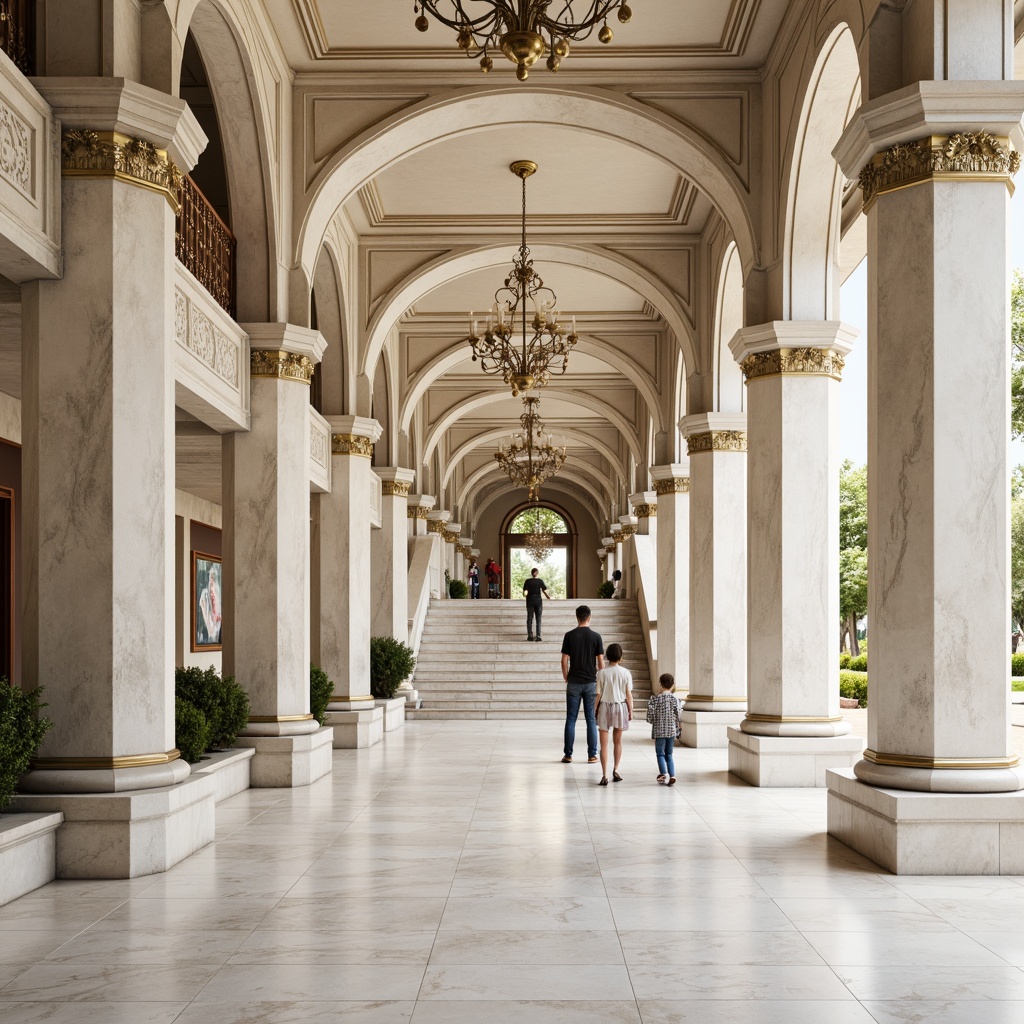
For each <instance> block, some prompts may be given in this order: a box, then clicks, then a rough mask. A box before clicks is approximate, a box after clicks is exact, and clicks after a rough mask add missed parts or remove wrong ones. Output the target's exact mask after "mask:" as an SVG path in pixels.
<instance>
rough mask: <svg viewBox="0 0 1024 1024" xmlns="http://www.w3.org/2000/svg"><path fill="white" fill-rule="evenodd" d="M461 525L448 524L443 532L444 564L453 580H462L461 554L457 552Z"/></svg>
mask: <svg viewBox="0 0 1024 1024" xmlns="http://www.w3.org/2000/svg"><path fill="white" fill-rule="evenodd" d="M461 529H462V523H453V522H449V523H448V524H447V526H446V527H445V531H444V543H445V564H446V565H447V566H448V574H449V576H451V578H452V579H453V580H460V579H462V553H461V552H460V551H459V531H460V530H461Z"/></svg>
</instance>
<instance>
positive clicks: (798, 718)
mask: <svg viewBox="0 0 1024 1024" xmlns="http://www.w3.org/2000/svg"><path fill="white" fill-rule="evenodd" d="M746 717H747V721H749V722H841V721H842V720H843V716H842V715H834V716H828V715H757V714H754V713H752V712H750V711H748V712H747V715H746Z"/></svg>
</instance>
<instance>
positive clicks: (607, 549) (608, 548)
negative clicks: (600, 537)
mask: <svg viewBox="0 0 1024 1024" xmlns="http://www.w3.org/2000/svg"><path fill="white" fill-rule="evenodd" d="M604 552H605V554H606V555H614V554H615V545H614V544H607V545H605V549H604Z"/></svg>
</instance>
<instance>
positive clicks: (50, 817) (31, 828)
mask: <svg viewBox="0 0 1024 1024" xmlns="http://www.w3.org/2000/svg"><path fill="white" fill-rule="evenodd" d="M63 820H64V816H63V815H62V814H60V813H59V812H56V811H55V812H53V813H52V814H43V813H40V814H4V815H2V816H0V907H2V906H3V905H4V904H5V903H10V902H11V901H12V900H16V899H17V898H18V897H19V896H24V895H25V894H26V893H29V892H32V890H33V889H38V888H39V887H40V886H41V885H46V884H47V882H52V881H53V880H54V879H55V878H56V877H57V838H56V831H57V829H58V827H59V826H60V823H61V822H62V821H63Z"/></svg>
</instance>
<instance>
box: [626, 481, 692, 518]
mask: <svg viewBox="0 0 1024 1024" xmlns="http://www.w3.org/2000/svg"><path fill="white" fill-rule="evenodd" d="M654 490H655V493H657V494H687V493H689V490H690V478H689V477H688V476H673V477H669V478H668V479H667V480H655V481H654ZM654 511H655V513H656V512H657V511H658V506H657V505H655V506H654ZM637 515H640V513H639V512H637Z"/></svg>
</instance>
